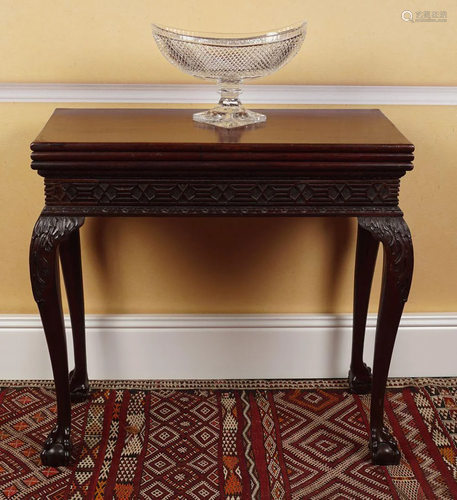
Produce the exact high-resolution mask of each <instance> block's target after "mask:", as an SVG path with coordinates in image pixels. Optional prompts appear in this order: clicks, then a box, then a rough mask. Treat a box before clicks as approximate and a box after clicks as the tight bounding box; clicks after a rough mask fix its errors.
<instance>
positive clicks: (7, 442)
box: [0, 379, 457, 500]
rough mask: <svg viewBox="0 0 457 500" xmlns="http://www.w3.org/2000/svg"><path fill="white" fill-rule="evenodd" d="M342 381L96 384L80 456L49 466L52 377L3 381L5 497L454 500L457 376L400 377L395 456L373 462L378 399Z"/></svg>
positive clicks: (0, 435)
mask: <svg viewBox="0 0 457 500" xmlns="http://www.w3.org/2000/svg"><path fill="white" fill-rule="evenodd" d="M346 387H347V383H346V382H345V381H342V380H318V381H309V380H308V381H162V382H154V381H148V382H142V381H132V382H119V381H105V382H93V393H92V396H91V399H90V401H89V402H85V403H80V404H77V405H74V406H73V429H72V437H73V441H74V445H75V446H74V451H73V465H72V466H70V467H62V468H59V469H56V468H52V467H43V466H41V464H40V460H39V453H40V451H41V443H42V442H43V440H44V438H45V437H46V435H47V434H48V432H49V431H50V429H51V427H52V426H53V425H54V423H55V413H56V406H55V393H54V391H53V385H52V384H51V383H50V382H43V381H38V382H37V381H32V382H30V381H26V382H8V381H3V382H0V388H1V389H0V498H1V499H5V498H12V499H14V500H16V499H23V498H26V499H40V500H42V499H55V500H57V499H75V500H76V499H86V498H88V499H104V500H106V499H111V498H115V499H122V500H127V499H133V498H139V499H144V498H151V499H155V500H165V499H172V500H175V499H202V500H209V499H227V500H238V499H239V500H247V499H260V500H270V499H296V500H298V499H316V500H317V499H329V500H337V499H338V500H342V499H364V500H365V499H376V500H383V499H392V498H393V499H398V500H406V499H439V500H446V499H453V498H457V484H456V479H457V463H456V462H457V458H456V457H457V379H401V380H398V379H397V380H391V381H390V382H389V386H388V404H387V406H386V422H387V425H388V427H390V429H391V430H392V431H393V434H394V435H395V436H396V438H397V440H398V443H399V446H400V448H401V452H402V461H401V463H400V465H398V466H390V467H379V466H373V465H371V463H370V460H369V455H368V449H367V439H368V414H369V404H370V397H369V396H355V395H352V394H348V392H347V391H346Z"/></svg>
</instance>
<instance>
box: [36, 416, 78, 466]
mask: <svg viewBox="0 0 457 500" xmlns="http://www.w3.org/2000/svg"><path fill="white" fill-rule="evenodd" d="M72 448H73V445H72V443H71V438H70V428H69V427H64V428H63V432H62V431H61V430H60V428H59V426H57V427H55V428H54V429H53V430H52V431H51V432H50V434H49V436H48V438H47V439H46V441H45V443H44V449H43V451H42V452H41V463H42V464H43V465H45V466H47V467H61V466H64V465H68V464H69V463H70V456H71V450H72Z"/></svg>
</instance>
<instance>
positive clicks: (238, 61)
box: [152, 21, 307, 128]
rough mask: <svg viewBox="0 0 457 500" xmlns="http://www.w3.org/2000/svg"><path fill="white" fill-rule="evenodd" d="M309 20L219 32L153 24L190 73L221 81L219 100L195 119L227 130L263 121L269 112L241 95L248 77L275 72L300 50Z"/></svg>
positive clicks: (169, 55) (165, 49)
mask: <svg viewBox="0 0 457 500" xmlns="http://www.w3.org/2000/svg"><path fill="white" fill-rule="evenodd" d="M306 25H307V23H306V21H302V22H300V23H297V24H295V25H292V26H288V27H286V28H282V29H279V30H276V31H271V32H268V33H263V34H252V35H240V34H237V35H216V34H207V33H196V32H191V31H184V30H178V29H175V28H167V27H164V26H158V25H156V24H153V25H152V33H153V36H154V39H155V41H156V43H157V46H158V47H159V50H160V51H161V52H162V54H163V55H164V56H165V58H166V59H167V60H168V61H170V62H171V63H172V64H173V65H175V66H176V67H178V68H179V69H180V70H181V71H183V72H184V73H188V74H189V75H192V76H195V77H197V78H202V79H204V80H212V81H216V82H217V85H218V92H219V94H220V95H221V98H220V100H219V104H218V105H217V106H216V107H214V108H213V109H210V110H208V111H205V112H203V113H195V114H194V120H195V121H197V122H200V123H205V124H209V125H215V126H218V127H224V128H235V127H240V126H244V125H251V124H255V123H261V122H264V121H265V120H266V116H265V115H263V114H261V113H255V112H254V111H250V110H247V109H246V108H245V107H244V106H243V105H242V104H241V101H240V99H239V96H240V94H241V93H242V85H243V82H244V81H245V80H248V79H253V78H260V77H262V76H267V75H269V74H271V73H274V72H275V71H277V70H278V69H280V68H282V67H283V66H284V65H285V64H287V63H288V62H289V61H290V60H291V59H292V58H293V57H294V56H295V55H296V54H297V52H298V51H299V50H300V47H301V45H302V43H303V41H304V39H305V36H306Z"/></svg>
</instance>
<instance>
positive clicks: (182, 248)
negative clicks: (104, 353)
mask: <svg viewBox="0 0 457 500" xmlns="http://www.w3.org/2000/svg"><path fill="white" fill-rule="evenodd" d="M425 8H426V9H427V10H430V11H432V10H440V11H441V10H446V11H447V15H448V22H447V23H440V24H431V23H430V24H419V23H416V24H414V25H413V24H411V23H405V22H404V21H402V20H401V17H400V15H401V12H402V10H404V9H410V10H412V11H413V12H414V11H415V10H419V9H425ZM303 17H305V18H308V20H309V35H308V38H307V40H306V42H305V44H304V46H303V49H302V51H301V52H300V54H299V55H298V56H297V57H296V59H295V60H294V61H293V62H292V63H290V65H289V66H287V67H286V68H284V69H283V70H281V71H280V72H278V73H277V74H276V75H274V76H271V77H270V78H268V79H264V80H262V81H259V83H269V84H291V83H296V84H317V85H323V84H338V85H342V84H357V85H457V65H456V64H455V61H456V60H457V53H456V51H457V30H455V24H456V23H457V7H456V6H455V3H454V2H450V1H440V2H437V1H435V0H430V2H428V3H427V5H424V6H422V5H421V6H419V5H417V4H416V3H413V2H407V3H406V4H402V5H400V4H398V2H394V1H393V0H387V1H384V2H382V3H381V2H374V1H372V0H363V1H362V0H351V2H343V1H341V0H335V1H334V0H321V1H319V2H303V1H298V0H293V1H288V0H285V1H283V2H276V1H272V0H262V1H261V2H260V1H252V2H246V1H239V0H237V1H231V2H221V1H217V0H212V1H210V0H208V1H207V0H204V1H203V0H198V1H193V2H191V1H189V0H185V1H184V0H181V1H178V0H167V2H160V3H159V2H157V1H154V0H152V1H149V2H146V1H145V0H134V1H128V2H127V1H123V2H121V1H119V0H109V1H108V0H98V1H97V2H93V1H92V2H89V1H87V0H83V1H80V2H74V1H70V0H59V1H57V0H52V1H51V0H41V1H40V2H37V1H36V0H34V1H31V0H30V1H29V0H20V1H18V0H0V47H2V50H1V51H0V79H1V82H8V83H13V82H17V83H24V82H29V83H33V82H50V83H64V82H65V83H75V82H85V83H120V82H124V83H197V81H196V80H194V79H192V78H187V77H186V76H185V75H182V74H181V73H180V72H179V71H178V70H177V69H175V68H173V67H172V66H171V65H170V64H169V63H168V62H167V61H165V59H163V58H162V57H161V56H160V54H159V53H158V51H157V49H156V48H155V46H154V45H153V41H152V36H151V35H150V27H149V22H150V21H157V22H160V23H165V24H170V25H175V26H177V27H183V28H189V29H200V30H205V31H209V30H212V31H217V30H227V31H258V30H261V29H263V28H268V29H269V28H274V27H279V26H281V25H286V24H288V23H290V22H294V21H295V20H297V19H299V18H303ZM58 106H59V107H62V106H69V107H70V106H71V107H77V106H79V105H68V104H63V105H62V104H58V103H56V104H54V103H53V104H45V103H42V104H40V103H0V313H34V312H36V307H35V304H34V302H33V299H32V296H31V291H30V285H29V278H28V245H29V239H30V233H31V230H32V227H33V224H34V221H35V220H36V218H37V216H38V214H39V212H40V209H41V207H42V204H43V182H42V178H41V177H39V176H38V175H37V174H36V173H35V172H33V171H31V170H30V167H29V164H30V159H29V144H30V142H31V141H32V140H33V139H34V138H35V136H36V135H37V134H38V132H39V131H40V129H41V128H42V126H43V124H44V123H45V121H46V120H47V119H48V118H49V116H50V114H51V113H52V111H53V109H54V108H55V107H58ZM86 106H87V105H86ZM91 106H93V105H91ZM96 106H97V107H101V105H96ZM340 107H341V106H340ZM371 107H373V106H371ZM381 109H382V111H383V112H384V113H385V114H386V115H387V116H388V117H389V118H390V119H391V120H392V121H393V122H394V123H395V124H396V125H397V126H398V128H399V129H400V130H401V131H402V132H403V133H404V134H405V135H406V137H408V139H409V140H411V141H412V142H413V143H414V144H415V145H416V161H415V170H413V171H412V172H410V173H408V174H407V175H406V177H405V178H404V179H403V181H402V188H401V206H402V208H403V210H404V211H405V213H406V219H407V221H408V222H409V225H410V227H411V230H412V233H413V238H414V242H415V251H416V271H415V277H414V282H413V288H412V292H411V297H410V302H409V304H408V307H407V310H408V311H409V312H414V311H417V312H419V311H457V286H456V282H457V258H456V257H455V254H456V250H457V201H456V198H455V194H454V193H455V188H454V186H455V184H456V182H457V174H456V158H457V140H456V139H457V136H456V131H457V108H456V107H446V106H436V107H434V106H411V107H410V106H382V107H381ZM355 230H356V228H355V224H354V221H353V220H350V219H317V218H316V219H279V218H277V219H269V220H266V219H263V220H262V219H243V220H241V219H223V218H220V219H211V220H209V219H208V220H205V219H129V220H125V219H124V220H123V219H103V220H101V219H97V220H88V221H87V222H86V224H85V226H84V228H83V230H82V238H83V247H84V249H83V259H84V273H85V284H86V304H87V311H88V312H90V313H103V312H112V313H153V312H158V313H179V312H195V313H197V312H204V313H217V312H235V313H236V312H269V313H279V312H295V313H300V312H329V311H335V312H340V311H341V312H342V311H345V312H346V311H350V310H351V307H352V274H353V260H354V241H355ZM376 279H377V281H376V283H375V286H376V287H379V270H378V273H377V278H376ZM377 292H378V289H377V290H376V293H374V296H375V299H374V300H373V304H372V309H373V308H374V307H375V306H376V302H377V297H378V293H377Z"/></svg>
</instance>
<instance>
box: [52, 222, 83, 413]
mask: <svg viewBox="0 0 457 500" xmlns="http://www.w3.org/2000/svg"><path fill="white" fill-rule="evenodd" d="M59 254H60V261H61V263H62V271H63V277H64V281H65V289H66V291H67V298H68V306H69V309H70V319H71V329H72V332H73V348H74V354H75V368H74V369H73V370H72V371H71V372H70V396H71V401H72V403H79V402H81V401H85V400H86V399H88V398H89V396H90V387H89V378H88V376H87V356H86V330H85V321H84V292H83V276H82V266H81V244H80V239H79V228H77V229H75V230H74V231H73V232H72V233H70V235H69V236H68V239H66V240H64V241H62V243H61V244H60V248H59Z"/></svg>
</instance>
